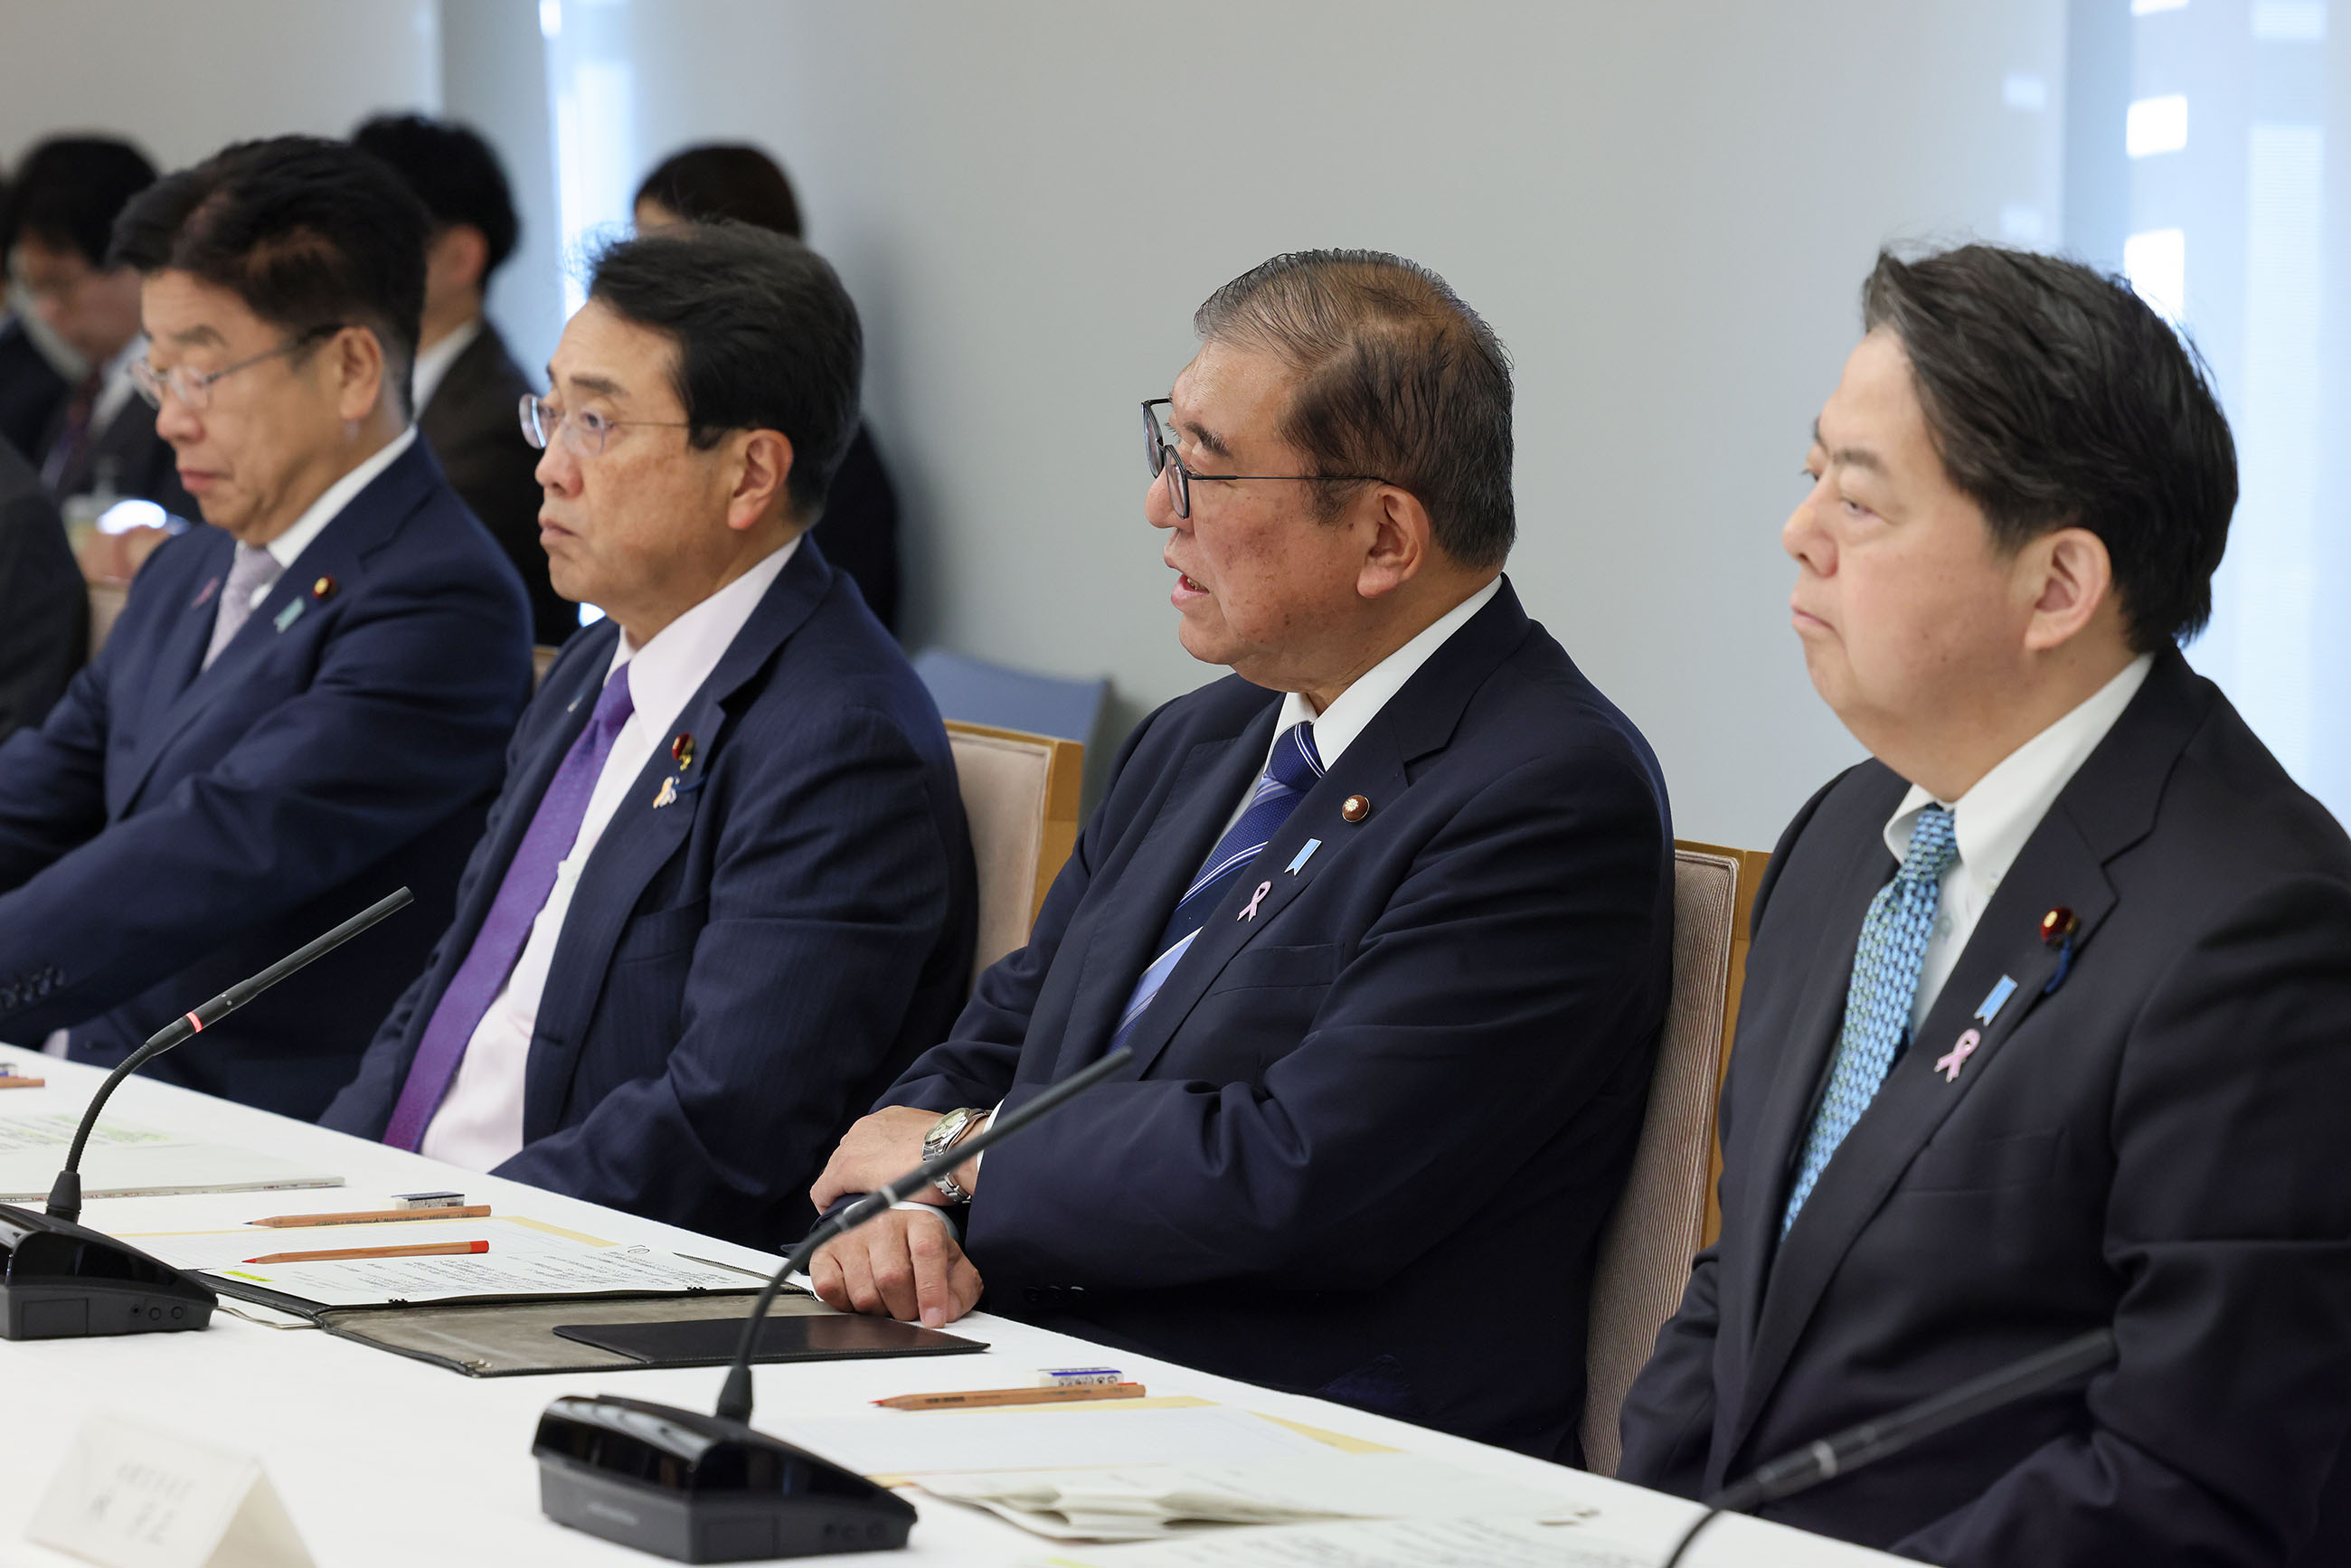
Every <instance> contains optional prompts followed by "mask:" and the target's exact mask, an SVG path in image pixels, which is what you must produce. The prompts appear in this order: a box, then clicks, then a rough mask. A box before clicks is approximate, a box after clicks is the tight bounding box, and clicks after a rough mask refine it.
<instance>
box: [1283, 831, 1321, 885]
mask: <svg viewBox="0 0 2351 1568" xmlns="http://www.w3.org/2000/svg"><path fill="white" fill-rule="evenodd" d="M1321 848H1322V840H1321V839H1309V840H1307V841H1306V847H1305V848H1304V849H1302V850H1300V851H1299V852H1298V855H1297V858H1296V859H1294V860H1292V861H1291V862H1290V864H1289V866H1288V868H1287V869H1288V871H1289V872H1290V875H1292V876H1296V875H1297V874H1298V873H1299V872H1301V870H1303V869H1304V868H1305V865H1306V862H1308V861H1311V860H1312V859H1313V858H1314V852H1315V851H1316V850H1319V849H1321Z"/></svg>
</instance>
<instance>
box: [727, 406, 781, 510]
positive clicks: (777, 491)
mask: <svg viewBox="0 0 2351 1568" xmlns="http://www.w3.org/2000/svg"><path fill="white" fill-rule="evenodd" d="M735 440H736V452H735V488H734V490H733V491H732V492H731V493H730V494H729V495H728V496H727V497H726V526H727V527H728V528H733V529H735V530H736V531H737V533H740V532H742V531H744V530H745V529H747V528H756V527H757V526H758V524H759V523H760V522H762V521H764V520H765V519H766V518H768V517H771V516H773V515H774V514H775V513H776V511H777V510H778V508H779V507H780V509H781V510H782V511H783V512H784V514H785V515H786V516H787V517H789V515H790V513H791V497H790V492H789V480H790V478H791V476H792V443H791V438H790V437H789V436H788V435H786V434H783V433H782V432H781V431H777V430H752V431H746V432H744V433H743V434H740V435H737V437H736V438H735Z"/></svg>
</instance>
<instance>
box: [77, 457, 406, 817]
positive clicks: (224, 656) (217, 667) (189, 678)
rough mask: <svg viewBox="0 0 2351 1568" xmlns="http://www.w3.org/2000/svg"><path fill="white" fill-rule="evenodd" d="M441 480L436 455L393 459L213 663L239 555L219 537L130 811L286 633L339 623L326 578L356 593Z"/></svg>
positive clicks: (166, 658)
mask: <svg viewBox="0 0 2351 1568" xmlns="http://www.w3.org/2000/svg"><path fill="white" fill-rule="evenodd" d="M438 478H439V471H438V469H436V468H434V467H433V466H431V459H430V458H428V457H426V456H425V455H423V453H422V452H420V451H418V450H417V449H416V448H415V447H413V446H412V447H411V448H410V449H409V450H408V451H406V452H403V453H402V454H401V455H400V456H399V457H397V458H396V459H394V460H393V462H392V465H391V466H390V467H388V468H386V469H385V470H384V471H383V472H382V473H381V474H379V475H377V476H375V478H374V479H373V480H371V482H370V483H369V484H368V485H367V486H366V487H365V488H363V489H361V490H360V493H359V494H358V495H356V496H354V497H351V498H350V501H349V502H348V503H347V504H345V506H344V507H343V509H342V510H341V511H340V512H339V513H337V514H336V515H335V517H334V520H333V521H331V522H329V523H328V525H327V526H326V527H325V528H322V529H321V530H319V535H318V537H317V538H313V539H312V540H311V541H310V543H309V545H308V548H306V549H304V550H303V551H302V553H301V555H300V556H298V558H296V559H295V561H294V563H293V564H292V565H291V566H289V567H287V569H286V570H283V571H281V572H279V573H278V574H277V581H276V582H274V583H272V584H270V587H269V591H268V592H267V593H266V594H265V595H264V596H263V597H262V601H261V602H260V604H258V605H257V606H256V607H255V609H254V611H253V613H252V614H250V615H249V616H247V617H246V622H245V624H244V625H243V626H240V627H238V628H237V632H236V635H235V636H234V637H232V638H230V639H229V642H228V645H227V646H226V647H225V648H223V649H222V650H221V653H220V657H219V658H217V659H214V661H213V662H212V665H211V667H210V668H208V669H199V668H198V667H197V666H198V665H199V664H201V663H202V662H203V659H204V650H205V648H207V647H209V646H210V645H211V643H212V635H213V624H214V620H215V619H216V618H217V616H218V614H219V609H218V606H219V602H220V596H221V595H222V594H223V593H224V592H225V591H227V586H228V570H229V562H230V560H231V559H232V558H233V557H234V556H235V544H234V542H233V541H232V540H231V539H230V538H229V537H228V536H227V535H226V534H222V535H220V536H219V538H218V539H217V541H216V542H215V544H214V550H215V552H216V559H215V560H214V561H213V562H211V563H209V564H208V566H207V569H206V570H205V571H204V573H203V575H202V577H201V579H200V583H201V584H204V585H208V584H209V583H210V582H211V580H212V579H213V578H214V576H217V577H218V578H219V579H220V584H221V585H220V586H219V587H217V588H212V587H208V586H200V587H199V589H198V591H197V596H196V598H195V600H193V601H192V602H191V603H190V604H189V606H188V608H187V609H186V610H185V611H183V612H182V614H181V617H180V623H179V624H178V625H177V626H175V627H174V628H173V629H172V636H171V639H170V641H169V643H167V644H166V647H165V650H164V653H163V658H162V666H161V668H160V669H159V672H158V673H159V674H162V675H164V676H165V677H166V678H169V677H170V676H171V675H172V674H178V673H179V672H182V671H184V672H186V673H185V674H184V675H182V676H181V679H182V680H183V683H184V684H183V685H181V686H179V687H178V688H177V689H176V690H175V691H174V693H173V695H172V698H171V700H170V703H169V704H168V706H166V708H165V709H164V711H163V713H162V716H161V718H160V721H159V723H158V724H157V727H156V729H155V733H154V735H153V737H152V739H151V740H150V741H149V743H148V746H147V749H146V753H145V755H144V756H143V757H141V758H140V765H139V770H138V773H137V775H136V776H135V777H134V778H133V779H131V783H130V785H129V787H128V788H127V789H125V790H124V792H123V805H122V810H126V811H127V810H130V808H131V804H132V803H133V802H135V801H136V800H138V798H139V795H140V793H141V791H142V790H143V789H145V788H146V786H147V782H148V779H149V778H150V777H151V776H152V774H153V772H154V770H155V765H156V764H157V763H158V762H159V761H160V760H162V757H163V755H164V754H165V753H166V752H168V751H169V750H170V749H171V748H172V742H173V741H175V740H176V739H177V738H178V737H180V736H181V735H182V734H183V732H185V731H186V730H187V728H188V727H190V726H191V725H193V724H194V723H195V722H196V720H197V719H199V718H200V717H202V716H204V714H205V713H207V712H209V711H210V710H211V709H212V708H213V707H214V706H215V705H217V704H218V703H219V702H220V701H221V700H222V699H223V697H224V695H225V694H229V693H233V692H235V691H236V690H237V689H238V688H239V687H240V686H241V685H244V684H245V682H246V680H247V679H248V678H249V677H250V675H251V674H252V672H253V671H254V669H255V668H256V666H258V665H260V664H263V663H264V662H266V660H267V659H268V658H269V657H270V656H271V655H272V654H273V653H276V652H277V650H278V649H279V648H280V647H283V646H285V645H286V644H285V643H284V642H283V639H286V638H289V637H291V638H295V639H297V640H298V641H304V642H307V641H308V640H310V639H312V638H315V637H318V636H319V635H321V634H322V630H321V629H322V628H323V627H325V626H327V625H329V624H330V623H331V622H332V620H333V618H334V612H335V611H336V610H339V609H340V605H338V604H336V603H335V601H334V598H333V596H332V594H330V595H329V596H327V597H320V596H319V595H317V594H316V593H315V591H314V590H315V588H316V585H317V584H318V582H319V580H320V579H321V578H332V579H334V580H335V581H336V584H337V588H336V590H335V591H334V592H336V593H340V592H342V591H349V589H350V586H351V585H353V584H355V583H357V582H358V581H359V580H360V577H361V575H362V574H363V573H364V571H365V570H366V562H367V558H368V557H370V556H371V555H373V554H374V553H375V552H376V550H377V549H381V547H382V546H383V544H384V543H385V542H386V541H388V540H389V539H390V538H392V535H393V533H395V532H396V531H397V530H398V528H399V527H400V525H401V524H402V523H403V522H404V521H406V520H407V518H408V516H409V514H410V513H412V512H413V511H414V510H415V509H416V507H417V506H418V505H419V504H420V503H421V502H422V501H423V499H424V497H425V494H426V492H427V490H428V488H429V486H431V485H433V484H434V482H435V481H436V480H437V479H438Z"/></svg>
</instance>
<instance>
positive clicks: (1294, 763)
mask: <svg viewBox="0 0 2351 1568" xmlns="http://www.w3.org/2000/svg"><path fill="white" fill-rule="evenodd" d="M1321 778H1322V758H1321V757H1319V756H1317V755H1316V754H1315V751H1314V727H1313V726H1312V725H1311V724H1293V725H1291V726H1290V727H1289V728H1288V729H1285V730H1283V731H1282V732H1281V736H1280V739H1278V740H1276V741H1275V742H1274V743H1273V755H1272V756H1271V757H1270V758H1267V759H1266V764H1265V771H1264V772H1263V773H1262V774H1260V775H1259V778H1258V781H1257V788H1256V789H1254V790H1252V791H1251V792H1250V794H1249V805H1248V807H1247V808H1245V809H1244V810H1242V812H1241V814H1240V817H1239V819H1238V821H1235V822H1234V823H1233V825H1232V826H1231V827H1229V828H1227V829H1226V830H1225V836H1224V837H1223V838H1221V839H1218V840H1217V847H1216V848H1215V849H1213V850H1210V851H1209V852H1208V859H1207V863H1206V864H1204V865H1202V866H1201V867H1200V873H1199V874H1198V875H1197V876H1196V877H1194V878H1193V879H1192V885H1191V886H1190V887H1187V888H1186V889H1185V890H1184V896H1183V897H1181V898H1179V899H1177V900H1176V901H1175V913H1174V914H1173V915H1169V916H1168V917H1167V929H1166V930H1165V931H1164V932H1162V933H1161V934H1160V936H1159V947H1158V953H1159V956H1157V957H1155V958H1154V959H1152V961H1151V964H1150V967H1147V968H1145V969H1144V971H1143V977H1142V978H1141V979H1139V980H1137V981H1135V983H1134V994H1133V995H1131V996H1129V997H1128V998H1127V999H1126V1010H1125V1011H1124V1012H1123V1013H1121V1014H1120V1015H1119V1019H1118V1028H1117V1030H1115V1031H1113V1033H1112V1035H1111V1040H1110V1049H1111V1050H1112V1051H1116V1050H1117V1049H1118V1048H1119V1047H1120V1046H1122V1045H1124V1044H1125V1043H1126V1037H1127V1036H1128V1035H1130V1034H1133V1033H1134V1026H1135V1022H1136V1020H1137V1019H1141V1018H1142V1017H1143V1012H1144V1009H1145V1008H1148V1007H1149V1006H1150V1005H1151V998H1154V997H1155V996H1157V995H1158V994H1159V988H1160V987H1161V986H1163V985H1165V984H1166V983H1167V977H1168V976H1169V975H1170V974H1172V973H1173V972H1174V971H1175V966H1176V965H1177V964H1178V963H1179V962H1181V961H1182V960H1183V957H1184V955H1185V953H1186V952H1187V951H1188V950H1189V949H1190V948H1191V946H1192V941H1193V938H1195V937H1196V936H1199V935H1200V928H1201V927H1202V926H1203V925H1206V924H1207V918H1208V916H1209V915H1212V914H1214V913H1215V912H1216V908H1217V904H1218V903H1220V902H1221V901H1222V900H1223V898H1224V896H1225V892H1226V890H1227V889H1228V888H1230V887H1231V886H1232V885H1233V883H1236V882H1238V881H1239V880H1240V879H1241V878H1242V877H1244V876H1246V875H1248V874H1249V870H1250V868H1251V867H1253V866H1254V865H1255V864H1256V863H1257V857H1258V856H1259V855H1261V854H1263V853H1264V852H1265V847H1266V845H1268V844H1270V843H1271V842H1272V841H1273V836H1274V835H1275V834H1276V833H1278V832H1280V831H1281V824H1282V823H1284V822H1286V821H1290V812H1292V811H1294V810H1297V809H1298V802H1299V801H1301V800H1304V799H1306V792H1307V791H1308V790H1309V789H1313V788H1314V784H1315V780H1317V779H1321Z"/></svg>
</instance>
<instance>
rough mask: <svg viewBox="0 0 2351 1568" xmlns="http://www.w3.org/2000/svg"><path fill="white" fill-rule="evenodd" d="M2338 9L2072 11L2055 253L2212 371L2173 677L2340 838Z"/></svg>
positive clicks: (2346, 100)
mask: <svg viewBox="0 0 2351 1568" xmlns="http://www.w3.org/2000/svg"><path fill="white" fill-rule="evenodd" d="M2336 9H2338V7H2335V6H2330V5H2329V3H2328V0H2073V9H2072V14H2071V16H2069V29H2068V43H2069V58H2068V64H2067V78H2068V81H2067V86H2068V89H2069V93H2070V102H2069V105H2068V113H2067V121H2066V134H2067V139H2068V143H2069V145H2068V153H2067V189H2066V225H2065V226H2066V233H2065V242H2066V248H2067V249H2068V250H2070V251H2072V252H2073V253H2074V254H2076V255H2080V256H2084V257H2085V258H2086V259H2089V260H2092V261H2095V262H2098V263H2100V264H2103V265H2105V266H2108V267H2119V268H2120V269H2121V270H2123V271H2124V272H2125V273H2126V274H2127V275H2128V276H2129V277H2130V279H2131V281H2132V283H2133V285H2134V286H2135V287H2137V289H2138V290H2139V292H2140V294H2141V295H2142V296H2143V297H2145V298H2147V300H2148V301H2149V302H2150V303H2152V304H2154V305H2156V306H2157V308H2159V309H2162V310H2163V311H2164V312H2165V313H2166V314H2168V315H2169V316H2170V317H2171V318H2172V319H2175V320H2176V321H2178V322H2179V325H2180V326H2181V327H2182V328H2183V329H2185V330H2186V331H2187V332H2188V333H2189V335H2190V336H2191V337H2192V338H2193V339H2194V340H2195V341H2196V343H2197V345H2198V347H2199V348H2200V349H2201V350H2203V352H2204V354H2205V357H2206V358H2207V359H2208V360H2209V361H2210V363H2211V366H2212V370H2213V373H2214V376H2215V379H2216V381H2217V382H2218V384H2219V389H2220V397H2221V401H2222V403H2223V406H2224V407H2225V408H2226V409H2227V411H2228V414H2229V419H2230V422H2231V424H2232V426H2233V427H2234V429H2235V432H2236V437H2237V454H2238V462H2239V466H2240V479H2241V499H2240V501H2239V504H2238V508H2237V514H2236V517H2235V519H2234V521H2233V522H2232V524H2231V528H2230V534H2229V551H2228V556H2227V558H2226V559H2225V560H2224V561H2223V563H2222V565H2221V567H2220V573H2219V575H2218V576H2217V578H2216V579H2215V580H2214V584H2213V612H2212V622H2211V625H2210V628H2209V629H2208V630H2207V631H2206V632H2204V634H2203V635H2202V636H2201V637H2199V638H2198V639H2197V640H2196V641H2195V642H2193V643H2190V644H2189V647H2188V655H2189V662H2190V663H2192V664H2195V665H2196V667H2197V668H2198V669H2199V670H2200V671H2202V672H2203V673H2204V674H2207V675H2210V677H2211V678H2212V679H2214V680H2215V681H2217V682H2219V683H2220V685H2221V687H2222V688H2223V689H2224V690H2225V691H2227V693H2228V694H2229V696H2230V699H2231V701H2232V702H2234V703H2235V704H2236V705H2237V706H2238V708H2239V710H2240V711H2241V712H2242V713H2243V714H2244V716H2245V718H2246V719H2247V721H2248V722H2249V723H2251V724H2252V727H2253V728H2254V730H2255V731H2256V732H2258V733H2259V734H2260V736H2261V737H2262V740H2263V741H2265V742H2266V743H2267V744H2268V746H2269V747H2270V748H2271V749H2272V750H2273V752H2275V753H2276V754H2277V757H2278V759H2279V760H2280V761H2281V762H2282V763H2283V764H2284V766H2285V767H2286V768H2287V769H2288V770H2289V771H2290V772H2292V773H2293V774H2294V777H2295V778H2296V779H2298V780H2300V781H2301V783H2302V784H2303V785H2304V788H2306V789H2309V790H2310V791H2311V792H2312V793H2313V794H2314V795H2316V796H2317V797H2318V798H2319V799H2320V800H2323V801H2325V803H2326V805H2327V806H2328V808H2329V809H2330V810H2333V811H2334V812H2335V815H2336V816H2337V817H2342V818H2346V819H2351V622H2346V615H2345V613H2344V610H2343V601H2344V599H2345V597H2346V594H2345V590H2346V587H2351V548H2346V532H2351V529H2346V499H2351V442H2346V439H2345V434H2346V413H2351V401H2346V399H2351V321H2346V315H2351V183H2346V177H2347V176H2351V169H2346V167H2345V164H2346V159H2345V158H2344V157H2343V156H2342V154H2341V152H2340V147H2341V145H2342V143H2343V142H2344V141H2346V138H2351V37H2346V36H2345V27H2346V25H2351V9H2345V10H2344V14H2342V15H2330V11H2332V10H2336ZM2330 141H2331V142H2334V143H2335V147H2334V148H2330V145H2329V143H2330ZM2330 152H2334V154H2335V155H2334V156H2332V157H2330V156H2329V153H2330Z"/></svg>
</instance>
